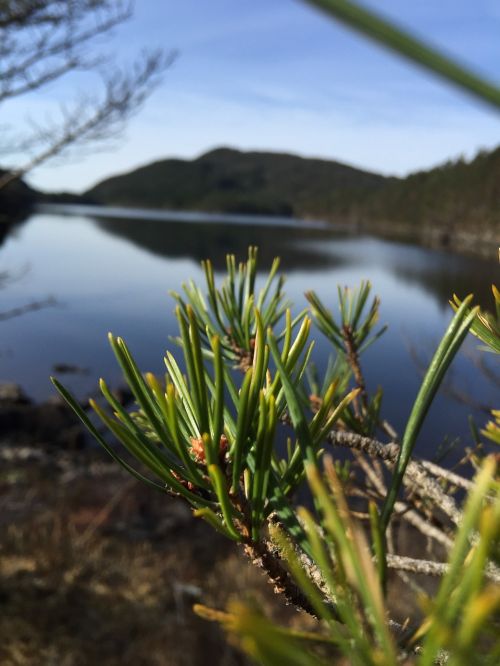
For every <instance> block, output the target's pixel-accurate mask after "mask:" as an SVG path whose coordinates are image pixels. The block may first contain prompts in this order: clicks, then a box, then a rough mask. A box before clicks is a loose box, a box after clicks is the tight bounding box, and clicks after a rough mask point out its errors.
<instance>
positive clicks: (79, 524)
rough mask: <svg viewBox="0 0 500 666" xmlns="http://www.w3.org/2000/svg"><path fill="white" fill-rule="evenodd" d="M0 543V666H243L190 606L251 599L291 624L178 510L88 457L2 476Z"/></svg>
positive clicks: (7, 470)
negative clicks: (233, 599) (232, 599)
mask: <svg viewBox="0 0 500 666" xmlns="http://www.w3.org/2000/svg"><path fill="white" fill-rule="evenodd" d="M97 460H102V457H99V458H98V459H97ZM0 531H1V532H2V534H3V537H2V543H1V547H0V603H1V605H2V614H1V617H0V636H1V639H2V640H1V641H0V663H1V664H2V665H3V666H25V665H26V666H27V665H28V664H29V665H33V666H35V665H36V666H39V665H45V664H47V665H48V664H54V666H55V665H57V666H80V665H82V666H83V665H87V664H99V665H103V666H104V665H105V666H115V665H116V666H118V664H119V665H120V666H127V665H128V664H130V665H132V664H133V665H134V666H140V665H144V666H146V665H147V666H153V665H154V666H188V665H189V666H197V665H198V664H200V665H201V664H203V665H205V664H207V663H210V664H211V663H214V664H218V665H220V666H230V665H233V664H235V665H236V664H246V663H248V662H247V661H246V660H245V658H243V657H242V656H241V654H240V653H239V652H238V651H237V650H236V649H235V648H233V647H231V646H230V645H228V644H227V642H226V640H225V638H224V636H223V635H222V634H221V632H220V631H219V629H218V628H217V626H215V625H213V624H211V623H206V622H205V621H203V620H201V619H199V618H197V617H196V616H195V615H194V614H193V612H192V610H191V609H192V605H193V603H194V602H196V601H200V600H201V601H203V603H206V604H208V605H213V606H215V607H219V608H220V607H224V606H225V605H226V603H227V601H228V600H229V598H231V597H232V596H236V597H239V598H244V597H245V596H246V595H248V591H249V590H251V594H252V596H253V597H254V598H257V600H258V602H259V603H260V604H261V605H263V606H264V607H265V608H266V611H267V612H270V613H271V614H273V615H275V616H279V617H280V618H281V619H282V620H284V621H287V622H288V621H290V619H291V620H292V621H293V620H294V619H295V621H296V620H297V619H298V617H299V616H298V615H297V613H295V612H294V611H292V610H290V609H288V610H287V609H283V607H282V605H281V603H280V602H279V601H278V599H276V598H275V597H274V595H273V593H272V590H271V588H270V587H269V585H268V584H267V582H266V581H265V580H264V578H263V577H262V576H261V574H260V573H259V572H257V571H256V570H254V569H253V568H252V567H251V565H249V564H248V563H247V561H246V560H244V559H243V556H242V555H241V553H240V552H239V551H238V549H237V548H236V547H235V546H233V545H231V544H230V543H228V542H226V540H224V539H223V538H222V537H219V535H217V534H216V533H214V532H213V530H211V529H210V528H209V527H208V526H206V525H205V524H204V523H202V522H201V521H199V520H195V519H193V518H192V516H191V514H190V511H189V510H188V509H187V507H185V506H184V505H183V504H181V503H180V502H174V501H172V500H170V498H167V497H166V496H162V495H160V494H155V493H153V492H151V491H150V490H148V489H147V488H144V487H142V486H140V485H139V484H137V483H136V482H135V481H133V482H131V481H130V480H129V479H128V477H126V476H124V475H123V474H121V473H120V471H119V470H118V469H117V468H116V467H115V466H114V465H108V464H103V463H102V462H96V461H95V460H92V455H91V456H90V457H88V455H87V454H79V458H78V459H73V460H71V461H69V459H68V460H64V459H62V460H58V461H56V462H54V461H53V462H47V461H45V462H43V463H40V462H37V463H36V464H34V463H33V462H29V461H27V462H25V463H22V464H20V463H19V462H17V463H15V464H8V465H4V464H3V465H2V476H1V478H0Z"/></svg>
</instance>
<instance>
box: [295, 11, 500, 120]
mask: <svg viewBox="0 0 500 666" xmlns="http://www.w3.org/2000/svg"><path fill="white" fill-rule="evenodd" d="M307 1H308V2H309V4H311V5H315V6H316V7H318V8H320V9H322V10H323V11H325V12H326V13H327V14H328V15H329V16H331V17H333V18H335V19H337V20H338V21H341V22H342V23H345V24H346V25H348V26H349V27H350V28H353V29H354V30H357V31H358V32H361V33H362V34H364V35H366V36H367V37H369V38H370V39H373V40H374V41H376V42H378V43H379V44H381V45H383V46H385V47H387V48H389V49H392V50H393V51H396V53H398V54H399V55H402V56H404V57H405V58H407V59H408V60H411V61H412V62H414V63H415V64H417V65H420V66H421V67H424V68H425V69H427V70H430V71H431V72H433V73H434V74H437V75H438V76H440V77H441V78H443V79H445V80H446V81H448V82H450V83H453V84H455V85H456V86H458V87H459V88H462V89H463V90H465V91H467V92H468V93H470V94H472V95H474V96H475V97H477V98H479V99H480V100H482V101H483V102H486V103H488V104H490V105H492V106H493V107H494V108H495V109H497V110H500V87H498V86H497V85H495V84H493V83H490V82H489V81H487V80H485V79H483V78H481V77H480V76H478V75H477V74H475V73H474V72H472V71H471V70H469V69H468V68H466V67H464V66H462V65H459V64H458V63H457V62H456V61H455V60H453V59H452V58H450V57H448V56H446V55H444V54H443V53H442V52H440V51H438V50H437V49H435V48H433V47H431V46H429V45H428V44H426V43H425V42H423V41H422V40H420V39H417V38H416V37H414V36H413V35H412V34H411V33H410V32H409V31H407V30H404V29H402V28H400V27H398V26H396V25H395V24H394V23H393V22H392V21H389V20H387V19H385V18H382V17H381V16H380V15H379V14H377V13H375V12H373V11H370V10H368V9H365V8H364V7H361V6H360V5H359V4H358V3H355V2H350V1H348V0H307Z"/></svg>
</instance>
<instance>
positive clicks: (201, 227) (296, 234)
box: [93, 216, 344, 271]
mask: <svg viewBox="0 0 500 666" xmlns="http://www.w3.org/2000/svg"><path fill="white" fill-rule="evenodd" d="M93 219H94V220H95V222H96V223H97V225H98V226H99V228H100V229H102V230H103V231H105V232H107V233H109V234H112V235H115V236H120V237H121V238H125V239H127V240H128V241H130V242H131V243H134V245H137V246H138V247H140V248H142V249H145V250H147V251H149V252H152V253H153V254H157V255H160V256H163V257H175V258H184V257H185V258H190V259H193V260H195V261H197V262H198V261H201V260H202V259H206V258H207V257H210V259H211V260H212V262H213V264H214V266H215V268H216V269H218V270H221V269H224V268H225V265H226V254H227V253H228V252H231V253H234V254H236V255H237V257H240V258H243V257H245V256H246V254H247V248H248V246H249V245H258V246H259V255H260V257H261V259H262V263H261V265H262V266H268V265H269V263H270V262H271V261H272V259H273V258H274V257H275V256H277V255H279V256H280V257H281V259H282V260H283V264H284V265H286V267H287V270H293V269H305V270H310V271H314V270H320V269H322V268H325V267H327V266H329V267H331V266H334V265H341V264H343V263H344V261H343V260H342V258H341V257H338V256H332V254H331V252H329V251H328V249H322V247H321V244H320V243H318V242H314V243H311V241H318V240H322V239H326V238H330V239H331V238H332V232H331V231H330V230H319V229H313V228H311V229H308V228H299V227H285V226H272V225H269V226H268V225H265V226H264V225H251V224H241V223H239V224H228V223H223V224H217V223H209V224H206V223H202V222H200V223H197V222H189V223H186V222H185V221H182V222H166V221H158V220H135V219H134V220H130V219H116V218H113V219H111V218H107V217H98V216H95V217H93Z"/></svg>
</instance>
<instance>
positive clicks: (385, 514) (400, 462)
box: [381, 295, 477, 532]
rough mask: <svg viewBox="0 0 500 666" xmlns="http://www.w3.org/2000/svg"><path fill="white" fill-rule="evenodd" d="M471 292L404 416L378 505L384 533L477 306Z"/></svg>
mask: <svg viewBox="0 0 500 666" xmlns="http://www.w3.org/2000/svg"><path fill="white" fill-rule="evenodd" d="M471 300H472V295H470V296H468V297H467V298H466V299H464V301H463V303H462V304H461V305H460V307H459V308H458V310H457V312H456V313H455V316H454V317H453V319H452V320H451V322H450V325H449V326H448V329H447V331H446V333H445V334H444V336H443V339H442V340H441V342H440V344H439V346H438V348H437V350H436V352H435V354H434V357H433V359H432V361H431V363H430V365H429V368H428V370H427V372H426V374H425V377H424V380H423V382H422V385H421V387H420V390H419V392H418V395H417V397H416V400H415V403H414V405H413V408H412V410H411V413H410V416H409V418H408V423H407V425H406V429H405V432H404V435H403V440H402V442H401V447H400V450H399V454H398V459H397V461H396V466H395V469H394V473H393V476H392V479H391V485H390V487H389V492H388V494H387V497H386V500H385V502H384V505H383V507H382V514H381V523H382V528H383V530H384V532H385V530H386V528H387V526H388V524H389V520H390V518H391V514H392V511H393V508H394V504H395V502H396V499H397V495H398V492H399V489H400V487H401V483H402V481H403V476H404V474H405V471H406V467H407V465H408V463H409V461H410V457H411V455H412V453H413V449H414V446H415V442H416V439H417V436H418V433H419V432H420V428H421V427H422V424H423V421H424V419H425V416H426V414H427V412H428V410H429V407H430V406H431V403H432V401H433V400H434V397H435V395H436V393H437V390H438V388H439V386H440V384H441V381H442V379H443V377H444V374H445V373H446V371H447V369H448V367H449V366H450V363H451V361H452V360H453V358H454V357H455V355H456V353H457V352H458V350H459V348H460V345H461V344H462V342H463V340H464V338H465V336H466V335H467V332H468V330H469V328H470V326H471V324H472V322H473V320H474V318H475V317H476V314H477V308H474V309H473V310H469V303H470V301H471Z"/></svg>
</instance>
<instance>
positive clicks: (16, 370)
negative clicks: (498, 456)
mask: <svg viewBox="0 0 500 666" xmlns="http://www.w3.org/2000/svg"><path fill="white" fill-rule="evenodd" d="M57 210H58V209H56V208H54V209H53V210H52V212H50V211H49V210H48V209H45V211H44V213H43V214H37V215H33V216H32V217H31V218H30V219H29V220H27V222H25V223H24V224H23V225H22V226H19V227H15V228H13V229H11V230H10V231H9V232H8V233H6V234H5V237H4V242H3V244H2V245H1V248H0V259H1V262H0V263H1V271H4V270H8V272H12V270H13V269H17V270H19V267H21V266H27V265H29V266H30V270H29V271H28V272H26V273H24V274H22V277H21V278H20V279H18V280H15V281H10V282H9V283H8V285H5V286H4V288H3V289H2V291H1V295H2V305H1V307H0V312H1V311H8V310H12V309H14V308H19V307H20V306H23V305H26V304H29V303H31V302H33V301H40V302H43V301H44V299H46V298H48V297H49V296H52V297H54V298H55V299H57V303H58V304H60V305H61V306H62V307H57V308H44V309H41V310H40V311H38V312H28V313H26V314H24V315H23V316H19V317H17V318H15V319H10V320H7V321H3V322H2V324H1V327H2V338H1V342H0V371H1V375H0V377H1V379H2V380H9V381H15V382H19V383H20V384H21V385H23V386H24V387H25V389H26V391H27V392H28V393H29V394H30V395H31V396H33V397H35V398H40V399H41V398H46V397H48V396H49V395H51V390H52V389H51V387H50V385H49V382H48V379H47V378H48V376H49V374H50V373H51V372H53V371H54V370H53V366H54V365H56V366H57V367H58V368H59V370H60V369H61V368H68V367H79V368H86V369H88V373H81V372H80V373H71V374H67V373H66V374H65V375H64V380H65V381H66V382H67V383H68V384H69V386H70V387H71V389H72V390H74V391H75V392H76V393H77V394H78V395H80V396H82V397H83V396H84V395H88V394H90V393H91V392H92V391H94V390H95V384H96V379H97V378H98V376H100V375H102V376H105V377H106V378H107V379H108V380H109V383H110V384H112V385H116V384H117V383H119V382H120V381H121V378H120V372H119V369H118V368H117V366H116V364H115V362H114V359H113V356H112V354H111V353H110V352H109V349H108V347H107V344H106V333H107V331H109V330H112V331H113V332H115V333H116V334H119V335H122V336H123V337H125V338H126V339H127V342H128V343H129V344H130V347H131V348H132V349H133V351H134V354H135V355H136V356H137V359H138V362H139V365H140V367H141V368H144V369H147V370H151V371H153V372H158V373H160V372H162V371H163V367H162V358H163V354H164V352H165V349H166V347H167V346H168V336H169V335H175V334H176V332H177V326H176V321H175V318H174V317H173V316H172V309H173V304H172V301H171V300H170V299H169V298H168V296H167V293H168V290H169V289H174V290H179V287H180V285H181V283H182V282H184V281H187V280H189V279H191V278H192V279H194V280H195V281H198V282H202V274H201V270H200V266H199V261H200V260H201V259H204V258H207V257H211V258H212V260H213V261H214V263H215V266H216V268H217V269H219V270H222V269H223V268H224V265H225V255H226V253H227V252H235V253H236V254H237V255H238V256H239V257H240V258H244V256H245V255H246V252H247V246H248V245H249V244H252V245H253V244H257V245H259V252H260V257H261V266H262V267H263V268H268V267H269V265H270V262H271V259H272V258H273V257H274V256H276V255H279V256H281V258H282V267H283V271H284V272H285V273H286V274H287V276H288V280H287V294H288V295H289V297H290V298H291V299H292V301H294V302H295V304H296V307H297V309H300V308H301V307H302V306H303V305H304V298H303V292H304V291H305V290H306V289H314V290H316V291H317V292H318V293H319V295H320V297H321V298H322V299H323V300H324V301H325V303H326V305H327V306H329V307H331V308H333V309H337V299H336V285H337V284H338V283H340V284H348V285H355V284H359V281H360V280H361V279H363V278H365V279H366V278H367V279H370V280H371V281H372V283H373V285H374V291H375V292H376V293H377V294H379V295H380V297H381V299H382V308H381V323H388V324H389V330H388V332H387V333H386V335H384V336H383V337H382V338H381V340H380V341H379V342H378V343H377V344H376V345H374V346H373V347H372V348H370V349H369V350H368V352H367V354H366V356H364V357H363V366H364V369H365V371H366V376H367V383H368V385H369V387H370V388H371V389H373V390H375V389H376V387H377V385H379V384H382V385H383V386H384V389H385V399H384V404H385V408H384V413H385V415H386V416H387V417H388V418H389V419H390V420H391V421H392V422H393V423H394V424H395V425H396V427H397V428H399V429H400V430H401V428H402V427H403V426H404V422H405V419H406V418H407V416H408V411H409V409H410V406H411V404H412V401H413V400H414V398H415V395H416V393H417V391H418V386H419V382H420V378H419V373H418V368H417V367H416V365H415V363H414V361H413V360H412V358H411V354H410V353H409V351H408V348H407V340H409V343H410V344H412V345H417V346H418V351H419V352H422V353H423V355H424V356H425V357H426V359H428V358H429V357H430V356H431V355H432V353H433V351H434V349H435V346H436V344H437V341H438V340H439V338H440V337H441V335H442V334H443V332H444V330H445V328H446V325H447V322H448V321H449V319H450V317H451V314H452V312H451V308H450V307H449V305H448V299H449V298H450V297H451V295H452V294H453V292H454V291H455V292H457V293H459V294H460V295H462V296H463V295H464V294H465V293H468V292H470V291H474V292H475V293H476V297H477V298H478V299H479V300H480V302H483V303H484V304H486V305H488V306H489V305H490V300H491V299H490V293H489V285H490V284H491V282H492V281H495V280H496V281H500V276H499V275H498V267H497V265H496V264H495V262H489V261H482V260H479V259H474V258H468V257H462V256H457V255H453V254H450V253H447V252H433V251H430V250H426V249H424V248H421V247H417V246H412V245H408V244H404V243H401V242H389V241H387V240H381V239H376V238H372V237H369V236H363V237H356V236H353V235H348V234H347V233H345V232H344V233H342V232H340V231H338V230H337V231H336V232H332V231H330V230H329V229H325V228H324V227H319V226H315V225H309V226H308V225H307V224H304V223H303V224H299V223H298V222H297V221H296V220H275V219H272V220H265V219H264V220H263V219H262V218H254V219H252V220H251V221H248V220H247V219H245V220H243V219H236V220H235V221H234V222H233V223H231V224H228V223H227V222H225V221H224V220H220V219H218V218H215V219H214V218H213V217H211V216H204V215H199V214H196V215H194V214H187V216H186V215H183V216H181V217H183V219H182V220H179V219H176V217H178V215H170V216H169V219H165V214H164V213H162V214H159V215H158V216H155V215H154V214H148V216H147V217H146V218H143V217H142V215H143V214H142V213H141V212H140V211H139V212H136V213H132V214H131V217H129V218H127V217H125V216H124V214H123V212H118V213H117V212H116V211H115V214H114V216H113V217H108V216H107V215H104V214H99V211H96V210H95V209H94V210H91V211H90V210H88V209H81V208H80V209H79V210H78V214H76V215H69V214H68V215H67V216H66V217H63V216H61V215H56V211H57ZM59 210H61V209H59ZM62 210H64V209H62ZM66 212H68V211H67V209H66ZM108 212H109V211H108ZM1 271H0V272H1ZM471 346H472V347H473V348H474V347H475V346H476V343H475V341H474V340H469V347H471ZM330 351H331V350H330V348H329V346H328V344H327V343H326V341H324V340H323V339H321V338H319V339H318V340H317V344H316V346H315V349H314V351H313V357H314V360H315V362H316V363H317V365H318V367H319V368H320V369H321V368H322V367H324V366H325V364H326V359H327V356H328V354H329V352H330ZM454 373H455V374H454V382H455V383H456V385H457V387H458V388H459V389H460V390H462V389H463V387H465V388H466V389H467V391H468V392H469V393H471V394H472V395H473V396H474V398H475V399H476V401H477V402H481V403H486V404H495V402H497V399H496V398H495V394H494V392H493V391H492V390H491V386H490V384H488V383H487V382H486V381H484V380H483V378H482V377H481V374H480V373H478V372H477V370H476V369H475V368H474V367H472V366H471V363H470V361H468V360H467V358H466V356H465V354H462V355H461V357H460V358H459V359H457V360H456V362H455V364H454ZM433 409H434V411H433V412H432V411H431V413H430V414H429V416H428V419H427V422H426V423H427V426H426V428H427V429H426V430H425V431H424V433H423V435H422V442H423V445H422V446H426V447H427V446H428V448H429V450H430V451H433V450H435V448H436V444H437V443H439V441H440V440H441V439H442V437H443V436H444V434H445V433H446V432H451V433H453V434H460V433H462V434H463V433H466V432H468V424H467V410H466V409H464V408H463V406H461V407H457V403H456V402H454V401H453V400H451V399H450V398H449V397H447V396H441V397H440V398H439V399H438V401H437V402H436V405H435V406H434V407H433ZM457 410H458V414H457ZM472 411H474V410H472ZM476 411H477V410H476ZM458 416H459V418H458ZM478 419H480V420H479V423H482V422H483V421H484V416H483V415H482V414H479V415H478Z"/></svg>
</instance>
